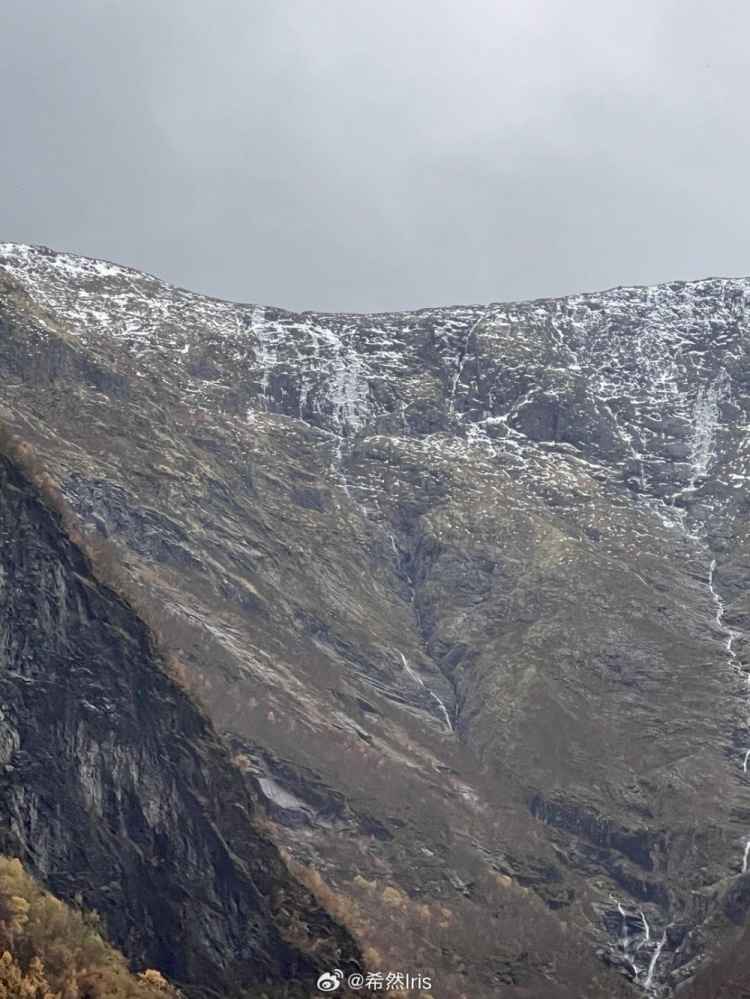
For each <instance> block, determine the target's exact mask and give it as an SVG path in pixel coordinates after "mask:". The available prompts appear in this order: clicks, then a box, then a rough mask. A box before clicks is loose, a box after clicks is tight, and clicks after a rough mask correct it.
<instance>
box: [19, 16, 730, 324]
mask: <svg viewBox="0 0 750 999" xmlns="http://www.w3.org/2000/svg"><path fill="white" fill-rule="evenodd" d="M2 14H3V18H2V30H1V31H0V87H1V88H2V99H1V100H0V184H1V185H2V186H1V190H2V197H0V239H9V240H18V241H24V242H32V243H43V244H46V245H48V246H52V247H54V248H56V249H65V250H70V251H73V252H77V253H83V254H86V255H89V256H98V257H103V258H106V259H110V260H116V261H118V262H120V263H125V264H130V265H132V266H134V267H138V268H140V269H143V270H147V271H150V272H152V273H155V274H158V275H159V276H161V277H164V278H167V279H168V280H170V281H173V282H175V283H177V284H181V285H183V286H186V287H190V288H193V289H195V290H197V291H203V292H206V293H208V294H212V295H216V296H220V297H226V298H233V299H239V300H243V301H254V302H261V303H264V304H275V305H282V306H285V307H287V308H292V309H299V310H301V309H321V310H337V311H338V310H353V311H375V310H390V309H406V308H419V307H421V306H427V305H442V304H455V303H469V302H489V301H499V300H515V299H521V298H536V297H546V296H553V295H562V294H567V293H572V292H577V291H584V290H594V289H601V288H607V287H611V286H613V285H618V284H644V283H649V284H650V283H656V282H659V281H665V280H671V279H675V278H695V277H706V276H709V275H716V274H721V275H746V274H750V197H748V193H749V187H750V127H749V125H748V122H749V121H750V111H749V110H748V109H749V108H750V70H749V69H748V58H747V55H746V46H747V40H748V38H750V4H748V3H747V0H714V2H713V3H711V4H709V3H707V2H705V0H613V2H611V3H604V2H602V0H566V2H564V3H562V2H560V0H66V2H65V3H62V2H57V0H4V2H3V4H2Z"/></svg>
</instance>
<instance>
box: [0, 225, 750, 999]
mask: <svg viewBox="0 0 750 999" xmlns="http://www.w3.org/2000/svg"><path fill="white" fill-rule="evenodd" d="M0 273H4V275H5V277H4V279H3V281H4V283H3V285H2V300H1V302H0V381H2V383H3V385H2V390H1V391H2V396H1V405H2V414H3V415H4V417H5V418H6V419H7V420H8V421H10V422H11V423H12V425H13V426H14V428H15V429H16V430H17V432H18V433H20V434H21V436H23V437H24V438H25V439H28V440H29V441H31V443H32V444H33V445H34V447H35V448H36V449H37V451H38V453H39V454H40V456H41V457H42V458H43V460H44V462H45V464H46V465H47V466H48V467H49V468H50V469H51V470H52V471H53V473H54V474H55V476H56V477H57V479H58V480H59V481H60V482H61V484H62V487H63V490H64V492H65V494H66V496H67V498H68V500H69V502H70V503H71V505H72V506H73V507H74V508H75V510H76V511H77V513H78V515H79V517H80V518H81V519H82V521H83V522H84V523H85V524H86V526H87V528H88V529H89V530H90V531H92V532H96V533H98V534H99V535H101V536H103V537H105V538H107V539H109V541H110V542H111V543H112V544H113V545H114V546H115V547H116V548H117V549H118V551H119V552H120V553H121V555H122V558H123V559H124V560H125V562H126V563H127V566H128V568H129V571H130V572H131V573H132V575H133V577H134V578H135V579H136V580H137V581H138V582H139V584H140V585H142V586H144V587H145V588H147V590H148V592H149V594H150V599H151V601H152V604H153V607H154V613H155V615H157V616H158V617H159V618H160V627H161V630H162V631H163V632H164V634H165V636H166V638H167V639H168V641H169V642H170V644H171V645H172V646H173V647H175V648H177V649H179V650H180V655H181V657H182V658H183V659H184V660H185V662H186V663H187V665H188V667H189V671H190V674H191V677H192V683H193V685H194V687H195V689H196V691H197V693H198V696H199V697H200V699H201V701H202V702H203V704H204V705H205V707H206V709H207V711H208V712H209V713H210V715H211V717H212V719H213V720H214V722H215V723H216V725H217V726H218V727H219V729H220V730H221V731H222V733H223V734H224V735H225V736H226V738H227V740H228V743H229V744H230V745H231V746H232V748H233V750H234V751H235V752H236V753H238V754H239V756H240V759H241V762H242V764H243V766H244V767H245V769H246V771H247V776H248V782H249V783H250V785H251V786H252V787H254V788H255V789H256V790H257V791H258V793H260V794H262V795H263V796H264V797H265V798H266V801H267V803H268V808H269V811H270V813H271V814H272V816H273V817H274V818H275V820H276V821H277V822H278V823H279V828H280V831H281V834H282V836H283V837H284V839H285V843H286V844H287V846H288V848H289V850H290V851H291V853H292V854H293V855H294V856H295V857H296V858H297V859H299V860H302V861H306V862H312V863H314V864H315V866H316V867H318V868H319V869H321V870H322V871H323V873H324V875H325V876H326V877H327V878H328V879H329V880H330V881H331V882H333V883H334V885H335V886H336V887H337V888H338V889H339V890H340V891H341V892H342V893H343V894H344V895H345V896H347V897H348V898H349V900H350V902H351V903H352V904H356V905H359V907H360V909H361V910H362V912H366V913H367V919H368V926H367V928H366V932H365V935H366V936H368V940H369V942H370V943H371V944H372V945H373V946H375V947H376V949H377V950H378V951H379V952H380V954H381V957H383V959H384V962H385V963H386V964H390V966H391V967H396V966H398V965H399V964H402V965H403V966H404V968H405V967H406V964H407V963H408V962H411V966H414V967H413V970H418V968H417V967H416V966H415V965H416V964H419V963H420V962H421V964H422V965H423V966H424V967H429V969H430V971H431V973H432V974H433V977H434V979H435V981H436V982H439V983H441V988H442V990H443V992H444V993H445V994H446V995H447V994H460V992H461V991H462V990H463V991H465V992H467V993H470V994H472V995H473V996H482V995H486V996H491V995H496V994H497V993H498V990H499V989H500V988H502V989H503V990H504V991H503V994H507V995H509V996H512V995H514V994H518V995H521V994H523V995H530V994H533V995H544V996H545V997H546V996H551V997H555V996H560V997H563V996H571V997H572V996H576V997H579V996H587V995H590V996H602V995H607V996H617V995H628V994H637V993H638V990H640V991H641V993H643V992H644V991H645V992H646V993H647V994H649V995H652V996H667V995H671V994H673V992H674V990H675V989H676V987H677V986H678V985H679V984H680V982H682V981H683V980H690V982H691V985H690V987H691V988H692V989H698V990H699V991H698V992H696V993H695V994H696V995H699V994H701V992H700V989H703V988H704V986H703V985H702V982H703V981H704V979H703V978H702V975H703V974H704V972H703V970H702V969H703V968H704V966H705V964H706V962H707V960H709V959H710V958H711V955H712V954H713V953H714V951H715V952H716V953H717V954H719V952H720V951H719V950H718V949H716V948H719V947H720V946H721V947H723V948H724V950H721V953H722V954H724V953H726V948H727V947H730V949H731V945H732V941H733V940H734V936H733V935H738V934H740V933H741V932H742V929H741V928H742V926H743V925H744V923H745V916H746V911H747V905H746V898H747V897H750V896H748V893H747V891H746V887H745V880H746V879H747V877H750V874H748V875H746V874H745V873H744V872H745V868H746V867H747V863H748V848H747V844H748V842H750V795H749V794H748V788H749V787H750V774H748V773H747V772H746V771H747V762H748V759H749V758H750V757H748V756H747V755H746V754H747V753H748V750H750V731H748V686H747V673H746V668H745V661H746V660H745V657H746V652H745V639H744V629H745V623H746V620H747V615H748V609H749V608H748V593H749V592H750V590H749V589H748V585H747V581H748V565H749V564H750V552H749V551H748V531H747V524H748V509H749V507H748V501H747V482H748V474H749V473H750V469H749V467H748V457H749V456H748V448H747V428H748V426H750V419H749V411H750V380H749V375H748V372H750V354H749V353H748V344H749V343H750V314H749V313H748V303H749V301H750V283H748V282H744V281H719V280H715V281H705V282H697V283H692V284H675V285H671V286H665V287H660V288H655V289H617V290H615V291H612V292H607V293H604V294H601V295H588V296H578V297H575V298H570V299H564V300H558V301H540V302H533V303H526V304H521V305H495V306H490V307H487V308H480V307H463V308H444V309H433V310H423V311H422V312H418V313H412V314H398V315H381V316H321V315H311V314H305V315H301V316H300V315H294V314H291V313H285V312H282V311H280V310H276V309H270V308H261V307H257V306H241V305H232V304H229V303H223V302H216V301H212V300H208V299H205V298H201V297H199V296H195V295H191V294H189V293H188V292H184V291H181V290H179V289H175V288H172V287H170V286H167V285H165V284H163V283H161V282H159V281H157V280H156V279H154V278H150V277H147V276H144V275H141V274H137V273H135V272H132V271H128V270H126V269H124V268H119V267H116V266H114V265H110V264H104V263H102V262H98V261H87V260H82V259H80V258H74V257H70V256H66V255H63V254H54V253H52V252H51V251H46V250H42V249H32V248H27V247H19V246H15V245H11V244H3V246H2V248H1V249H0ZM50 640H51V639H50ZM154 696H155V697H156V694H155V695H154ZM149 711H151V709H150V708H149ZM113 772H114V771H113ZM13 773H15V771H14V772H13ZM18 779H19V781H20V780H21V779H22V778H21V777H19V778H18ZM123 779H124V778H123ZM23 780H24V781H25V780H26V778H23ZM216 800H217V803H218V802H219V801H220V800H223V793H222V794H218V793H217V799H216ZM217 807H218V804H217ZM373 886H374V887H373ZM385 887H389V888H390V891H391V894H387V893H386V894H385V895H383V889H384V888H385ZM430 907H432V908H430ZM438 910H440V911H441V912H442V915H439V914H438ZM446 913H447V914H446ZM420 914H421V915H420ZM420 919H422V922H420ZM443 924H444V925H443ZM738 939H739V937H738ZM131 946H132V947H135V950H134V951H133V952H134V953H135V952H137V947H136V945H135V944H133V945H131ZM710 974H711V975H714V978H706V979H705V982H706V985H705V990H707V991H705V994H706V995H709V994H713V993H712V992H711V991H710V990H711V989H712V988H714V985H713V984H711V983H712V982H715V981H716V980H717V979H716V978H715V972H713V971H712V972H711V973H710ZM436 987H437V986H436ZM633 990H635V991H633Z"/></svg>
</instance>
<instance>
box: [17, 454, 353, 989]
mask: <svg viewBox="0 0 750 999" xmlns="http://www.w3.org/2000/svg"><path fill="white" fill-rule="evenodd" d="M0 550H1V551H2V566H1V568H0V583H1V584H2V586H1V588H0V711H1V715H0V732H1V734H2V742H1V749H0V756H1V757H2V759H1V763H0V787H1V790H0V827H1V828H2V836H3V841H4V848H5V849H6V850H8V851H9V852H12V853H15V854H16V855H18V856H21V857H23V858H24V860H25V862H26V863H27V865H28V866H29V867H30V869H31V870H32V871H33V872H34V873H35V874H36V876H37V877H39V878H40V879H41V880H42V881H43V882H44V883H45V884H46V885H47V886H49V887H50V888H51V889H52V890H53V891H55V892H56V893H57V894H58V895H59V896H61V897H63V898H67V899H73V898H75V897H76V895H78V894H79V893H80V896H81V897H82V899H83V901H84V904H86V905H87V906H88V907H90V908H96V909H97V910H98V911H99V912H100V913H101V915H102V916H103V918H104V923H105V926H106V928H107V931H108V935H109V936H110V938H111V939H112V940H113V941H115V942H116V943H117V944H118V945H119V946H120V947H122V948H123V950H124V951H125V952H126V953H127V954H128V956H129V957H130V958H131V960H133V961H134V962H135V963H136V964H138V965H140V966H144V967H145V966H151V967H159V968H160V969H162V970H163V971H164V972H165V973H166V974H167V975H168V976H169V977H170V978H172V979H173V980H174V981H176V982H182V983H188V985H190V986H192V987H193V990H194V992H195V994H199V992H200V989H199V988H197V987H199V986H204V987H205V988H206V989H208V990H209V991H210V993H211V994H215V992H216V990H218V991H219V992H221V994H223V995H224V994H225V995H235V994H239V990H240V987H244V986H250V985H252V984H254V983H257V982H259V981H263V980H265V979H270V980H272V981H273V982H281V981H284V980H294V979H299V980H300V981H307V982H308V983H311V982H313V981H314V979H315V978H316V977H317V972H316V970H315V964H314V963H313V961H312V960H311V959H310V958H309V957H305V956H304V955H303V953H302V952H301V950H300V949H299V947H298V946H295V945H294V944H293V943H292V942H291V937H290V931H291V924H290V914H291V912H292V911H294V912H295V914H296V916H297V918H298V919H299V920H301V921H302V922H303V923H304V924H305V925H306V926H307V927H308V928H309V935H310V943H312V942H313V941H314V940H316V939H319V940H321V941H322V942H323V944H324V946H323V949H322V952H321V953H320V954H319V956H318V958H317V959H316V964H317V961H319V960H321V959H322V960H323V962H324V966H325V964H327V963H328V962H331V961H337V960H343V961H347V960H350V959H351V958H352V957H354V956H355V955H356V949H355V948H354V946H353V944H352V943H351V942H350V941H349V940H348V938H347V936H346V934H345V933H344V932H343V931H342V930H340V929H339V928H338V927H337V926H336V925H335V924H334V923H332V921H331V920H330V919H329V918H328V917H327V916H326V915H325V914H324V913H323V912H322V911H321V910H320V909H319V908H318V907H317V906H316V905H315V904H314V903H313V902H312V900H311V899H310V897H308V896H307V895H306V893H305V892H304V891H303V890H302V889H301V888H300V887H299V886H298V885H297V884H296V883H295V882H294V881H293V880H292V879H291V878H290V876H289V875H288V873H287V871H286V869H285V867H284V865H283V863H282V862H281V860H280V858H279V856H278V854H277V851H276V849H275V847H274V846H273V845H272V844H271V843H269V842H268V841H267V840H266V839H265V838H264V837H263V836H262V835H261V834H260V833H259V832H258V831H257V829H256V828H255V827H254V826H253V824H252V822H251V814H252V809H253V805H252V802H251V801H250V800H249V796H248V794H247V790H246V787H245V785H244V783H243V781H242V778H241V777H240V775H239V773H238V772H237V771H236V769H235V768H234V766H233V765H232V764H231V763H230V762H229V760H228V759H227V756H226V752H225V751H224V749H223V748H222V747H221V745H220V744H219V742H218V741H217V739H216V736H215V735H214V734H213V732H212V730H211V727H210V724H209V723H208V721H207V720H206V719H205V718H204V717H203V716H202V715H201V714H200V712H199V711H198V710H197V708H196V707H195V706H194V705H193V704H192V703H191V701H190V700H189V698H188V697H187V695H186V694H185V693H184V691H183V690H182V689H181V688H180V687H179V686H178V685H177V684H176V683H174V682H173V681H172V680H171V679H169V677H168V676H167V675H166V674H165V673H164V671H163V668H162V665H163V664H161V663H160V662H159V659H158V656H157V655H156V653H155V652H154V650H153V648H152V646H151V644H150V641H149V638H148V635H147V632H146V629H145V627H144V625H143V624H142V622H141V621H140V620H139V619H138V617H137V616H136V615H135V613H134V612H133V610H132V608H131V607H130V606H129V605H128V604H127V603H126V602H125V601H124V600H123V599H121V598H120V597H119V596H118V595H117V594H116V593H114V592H113V591H112V590H110V589H108V588H107V587H105V586H103V585H102V584H101V583H99V582H97V580H96V578H95V577H94V576H93V575H92V572H91V568H90V565H89V563H88V561H87V559H86V558H85V557H84V555H83V554H82V553H81V552H80V551H79V549H78V548H77V547H76V546H75V545H73V544H72V543H71V542H70V540H69V539H68V537H67V536H66V534H65V533H64V531H63V530H62V529H61V527H60V524H59V522H58V520H57V518H56V517H55V515H54V514H53V513H52V512H51V511H50V510H49V509H48V508H47V507H45V506H44V505H43V503H42V502H40V500H39V499H38V497H37V496H36V494H35V492H34V490H33V489H32V488H31V486H30V485H29V483H28V481H27V480H26V479H25V478H24V477H23V476H22V475H21V474H20V473H19V472H18V471H17V470H16V469H15V468H14V467H13V466H12V465H11V464H10V463H9V462H8V461H7V460H6V459H4V458H0Z"/></svg>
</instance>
